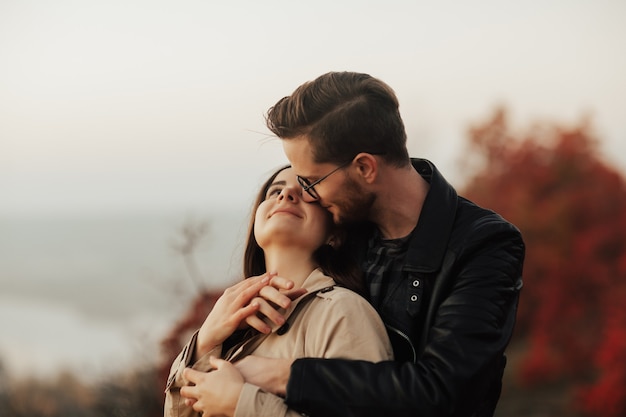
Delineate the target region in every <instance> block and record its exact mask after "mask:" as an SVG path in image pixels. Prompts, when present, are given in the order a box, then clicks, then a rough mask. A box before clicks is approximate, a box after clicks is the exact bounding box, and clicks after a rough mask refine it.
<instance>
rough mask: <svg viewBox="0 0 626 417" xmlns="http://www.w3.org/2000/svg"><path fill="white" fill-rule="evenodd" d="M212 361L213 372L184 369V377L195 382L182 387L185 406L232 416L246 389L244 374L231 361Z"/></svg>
mask: <svg viewBox="0 0 626 417" xmlns="http://www.w3.org/2000/svg"><path fill="white" fill-rule="evenodd" d="M209 362H210V364H211V366H212V367H213V368H214V370H213V371H211V372H200V371H196V370H194V369H191V368H186V369H185V370H184V371H183V377H184V378H185V379H186V380H187V381H189V382H191V383H193V384H195V385H193V386H184V387H182V388H181V389H180V395H181V396H182V397H184V398H185V404H186V405H188V406H191V407H192V408H193V409H194V410H195V411H198V412H202V413H203V415H204V416H232V415H234V414H235V409H236V408H237V401H239V395H240V394H241V389H242V388H243V382H244V380H243V376H241V374H240V373H239V371H238V370H237V369H236V368H235V366H234V365H233V364H232V363H230V362H227V361H225V360H222V359H216V358H213V357H211V358H210V359H209Z"/></svg>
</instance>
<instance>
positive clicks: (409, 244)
mask: <svg viewBox="0 0 626 417" xmlns="http://www.w3.org/2000/svg"><path fill="white" fill-rule="evenodd" d="M267 125H268V127H269V129H270V130H271V131H272V132H273V133H274V134H276V136H278V137H279V138H280V139H281V140H282V142H283V149H284V151H285V154H286V156H287V158H288V159H289V161H290V162H291V165H292V167H293V169H294V171H295V173H296V174H297V175H298V179H299V182H300V184H301V186H302V187H303V196H304V198H306V199H307V201H310V202H317V203H319V204H321V205H322V206H323V207H325V208H326V209H327V210H328V211H329V212H330V213H332V215H333V219H334V220H335V222H337V223H347V224H354V223H357V222H358V224H359V227H358V228H355V230H356V232H355V233H358V234H359V238H353V241H354V242H355V245H357V246H359V245H360V247H361V249H360V252H359V253H360V254H361V265H362V268H363V271H364V274H365V280H366V283H367V286H368V289H369V299H370V302H371V303H372V305H373V306H374V307H375V308H376V310H377V311H378V312H379V314H380V315H381V317H382V319H383V321H384V322H385V324H386V326H387V329H388V333H389V335H390V337H391V339H392V343H393V347H394V353H395V357H396V360H395V361H389V362H381V363H368V362H362V361H347V360H340V359H315V358H306V359H298V360H296V361H294V362H293V363H292V362H291V361H271V362H270V360H262V359H260V358H247V359H244V361H242V363H241V364H238V365H237V368H238V369H239V371H240V372H241V373H242V374H243V376H244V378H246V380H248V381H250V382H252V383H254V384H257V385H260V386H261V387H263V388H265V389H266V390H267V391H269V392H274V393H278V394H283V395H285V401H286V403H287V404H288V405H289V407H290V408H292V409H295V410H297V411H299V412H301V413H306V414H307V415H310V416H380V415H385V416H423V417H432V416H468V417H470V416H476V417H483V416H492V415H493V413H494V409H495V407H496V404H497V401H498V399H499V396H500V391H501V381H502V374H503V371H504V366H505V362H506V360H505V356H504V350H505V348H506V347H507V345H508V342H509V340H510V337H511V334H512V331H513V326H514V323H515V314H516V309H517V303H518V297H519V291H520V289H521V286H522V281H521V274H522V264H523V259H524V244H523V241H522V238H521V235H520V233H519V231H518V230H517V229H516V228H515V227H514V226H513V225H511V224H510V223H508V222H506V221H505V220H504V219H502V218H501V217H500V216H499V215H497V214H496V213H493V212H492V211H489V210H486V209H483V208H481V207H478V206H476V205H475V204H473V203H471V202H470V201H467V200H465V199H463V198H462V197H459V196H457V193H456V191H455V190H454V189H453V188H452V187H451V186H450V185H449V184H448V183H447V182H446V180H445V179H444V178H443V176H442V175H441V174H440V173H439V171H438V170H437V169H436V168H435V166H434V165H433V164H432V163H430V162H429V161H426V160H423V159H410V158H409V156H408V152H407V149H406V133H405V129H404V124H403V122H402V119H401V117H400V113H399V105H398V101H397V98H396V96H395V93H394V92H393V90H392V89H391V88H390V87H389V86H388V85H386V84H385V83H383V82H382V81H380V80H378V79H376V78H373V77H371V76H369V75H367V74H360V73H352V72H339V73H335V72H331V73H327V74H324V75H322V76H320V77H318V78H317V79H315V80H314V81H311V82H307V83H305V84H303V85H302V86H300V87H298V88H297V89H296V90H295V91H294V93H293V94H292V95H291V96H288V97H285V98H283V99H281V100H280V101H279V102H278V103H276V105H275V106H274V107H272V108H271V109H270V110H269V112H268V114H267ZM285 278H288V277H285ZM285 282H288V281H286V280H282V281H281V280H276V281H275V287H277V288H278V289H284V287H285V285H286V284H285ZM268 288H269V289H266V290H265V291H262V292H261V296H262V297H263V298H265V299H266V300H268V301H271V302H273V303H275V304H280V303H284V302H285V301H287V300H285V298H286V297H285V296H284V295H282V294H281V293H280V292H279V291H278V289H272V288H271V287H268ZM268 304H269V303H268ZM271 316H272V317H276V313H275V312H272V314H271ZM217 368H218V371H219V370H220V369H219V367H217ZM261 370H262V371H261ZM218 371H216V372H218ZM216 375H217V374H216ZM189 376H190V377H191V378H192V379H195V381H193V382H198V383H200V382H201V380H199V379H197V377H199V375H198V374H190V375H189ZM286 381H288V382H286ZM285 384H286V386H285Z"/></svg>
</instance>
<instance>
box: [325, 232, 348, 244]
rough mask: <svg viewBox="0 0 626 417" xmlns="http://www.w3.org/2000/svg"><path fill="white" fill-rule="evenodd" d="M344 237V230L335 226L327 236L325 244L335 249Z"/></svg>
mask: <svg viewBox="0 0 626 417" xmlns="http://www.w3.org/2000/svg"><path fill="white" fill-rule="evenodd" d="M345 238H346V232H345V230H343V229H340V228H337V227H336V228H335V230H334V231H333V233H331V235H330V236H329V237H328V240H327V241H326V244H327V245H330V246H332V247H333V248H334V249H337V248H338V247H340V246H341V245H343V242H344V241H345Z"/></svg>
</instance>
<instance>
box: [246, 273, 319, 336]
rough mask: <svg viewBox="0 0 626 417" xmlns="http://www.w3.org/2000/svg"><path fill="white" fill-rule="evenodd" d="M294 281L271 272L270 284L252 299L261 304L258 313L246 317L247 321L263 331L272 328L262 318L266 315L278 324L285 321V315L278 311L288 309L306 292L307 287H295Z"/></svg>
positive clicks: (251, 325) (280, 324)
mask: <svg viewBox="0 0 626 417" xmlns="http://www.w3.org/2000/svg"><path fill="white" fill-rule="evenodd" d="M293 286H294V283H293V281H291V280H290V279H287V278H282V277H279V276H277V275H276V274H271V276H270V281H269V285H266V286H265V287H263V288H261V290H260V291H259V295H258V296H257V297H255V298H254V299H253V300H252V303H255V304H258V305H259V311H258V313H257V314H253V315H249V316H247V317H246V323H248V325H249V326H250V327H253V328H255V329H257V330H258V331H260V332H261V333H267V332H269V331H270V328H269V327H268V326H267V325H266V324H265V322H264V321H263V320H262V319H263V318H264V317H265V318H267V319H268V320H269V321H271V322H272V323H274V324H276V325H277V326H282V325H283V324H284V323H285V317H284V316H283V315H282V314H281V313H280V312H279V311H278V310H279V309H281V308H283V309H286V308H288V307H289V306H290V305H291V302H292V301H293V300H295V299H296V298H298V297H300V296H302V295H304V294H306V292H307V291H306V289H304V288H297V289H295V290H294V289H293Z"/></svg>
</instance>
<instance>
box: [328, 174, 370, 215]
mask: <svg viewBox="0 0 626 417" xmlns="http://www.w3.org/2000/svg"><path fill="white" fill-rule="evenodd" d="M375 200H376V195H374V194H373V193H367V192H366V191H364V190H363V189H362V187H361V186H360V185H359V184H358V183H357V182H356V181H354V180H352V179H350V178H348V180H347V182H346V185H345V193H344V197H343V198H342V199H341V200H340V201H338V202H336V203H335V206H336V207H337V209H338V210H337V214H336V215H335V216H334V221H335V223H337V224H349V223H358V222H362V221H365V220H369V217H370V211H371V208H372V206H373V205H374V201H375Z"/></svg>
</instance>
